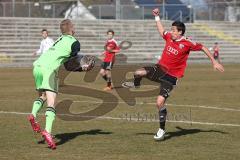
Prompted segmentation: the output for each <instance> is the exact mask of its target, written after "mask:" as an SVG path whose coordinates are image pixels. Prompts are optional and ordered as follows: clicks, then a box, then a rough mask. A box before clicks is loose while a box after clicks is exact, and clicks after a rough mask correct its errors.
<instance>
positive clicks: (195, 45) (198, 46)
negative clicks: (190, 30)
mask: <svg viewBox="0 0 240 160" xmlns="http://www.w3.org/2000/svg"><path fill="white" fill-rule="evenodd" d="M188 41H189V43H190V50H191V51H201V50H202V47H203V45H202V44H201V43H196V42H194V41H191V40H188Z"/></svg>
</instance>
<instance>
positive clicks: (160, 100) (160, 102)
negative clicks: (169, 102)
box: [157, 96, 165, 109]
mask: <svg viewBox="0 0 240 160" xmlns="http://www.w3.org/2000/svg"><path fill="white" fill-rule="evenodd" d="M164 103H165V98H164V97H163V96H158V98H157V107H158V108H159V109H161V108H162V107H164Z"/></svg>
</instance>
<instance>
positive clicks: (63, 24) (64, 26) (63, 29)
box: [60, 19, 72, 34]
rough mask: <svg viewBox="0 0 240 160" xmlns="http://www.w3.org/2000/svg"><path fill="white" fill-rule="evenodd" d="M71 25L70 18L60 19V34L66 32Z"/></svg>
mask: <svg viewBox="0 0 240 160" xmlns="http://www.w3.org/2000/svg"><path fill="white" fill-rule="evenodd" d="M71 25H72V21H71V20H70V19H64V20H62V21H61V23H60V30H61V32H62V34H66V33H68V32H69V30H70V26H71Z"/></svg>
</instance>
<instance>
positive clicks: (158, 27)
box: [152, 8, 164, 36]
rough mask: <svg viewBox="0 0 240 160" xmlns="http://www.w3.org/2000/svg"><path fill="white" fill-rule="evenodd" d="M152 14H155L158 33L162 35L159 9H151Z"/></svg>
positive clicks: (162, 29) (162, 28)
mask: <svg viewBox="0 0 240 160" xmlns="http://www.w3.org/2000/svg"><path fill="white" fill-rule="evenodd" d="M152 13H153V15H154V16H155V21H156V24H157V29H158V32H159V33H160V35H161V36H163V32H164V27H163V25H162V23H161V21H160V17H159V13H160V12H159V9H158V8H155V9H154V10H153V11H152Z"/></svg>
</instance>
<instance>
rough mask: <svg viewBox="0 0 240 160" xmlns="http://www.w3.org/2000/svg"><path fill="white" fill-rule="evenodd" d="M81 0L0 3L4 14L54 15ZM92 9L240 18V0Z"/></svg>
mask: <svg viewBox="0 0 240 160" xmlns="http://www.w3.org/2000/svg"><path fill="white" fill-rule="evenodd" d="M76 3H77V1H74V0H73V1H61V2H51V3H50V2H25V3H19V2H16V3H11V2H1V3H0V16H1V17H48V18H49V17H52V18H63V17H65V12H66V10H67V9H69V8H70V7H71V6H72V5H75V4H76ZM86 7H87V8H88V10H89V11H90V12H91V13H92V14H93V15H94V16H95V17H96V18H97V19H152V18H153V17H152V15H151V14H152V13H151V11H152V9H153V8H155V7H159V8H160V9H161V17H162V19H164V20H182V21H185V22H187V21H190V22H193V21H194V20H215V21H239V20H240V2H236V3H210V4H208V5H196V4H188V5H187V4H177V5H175V4H165V3H163V4H159V5H142V6H140V5H137V4H136V5H122V4H120V5H115V4H111V5H89V6H86Z"/></svg>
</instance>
